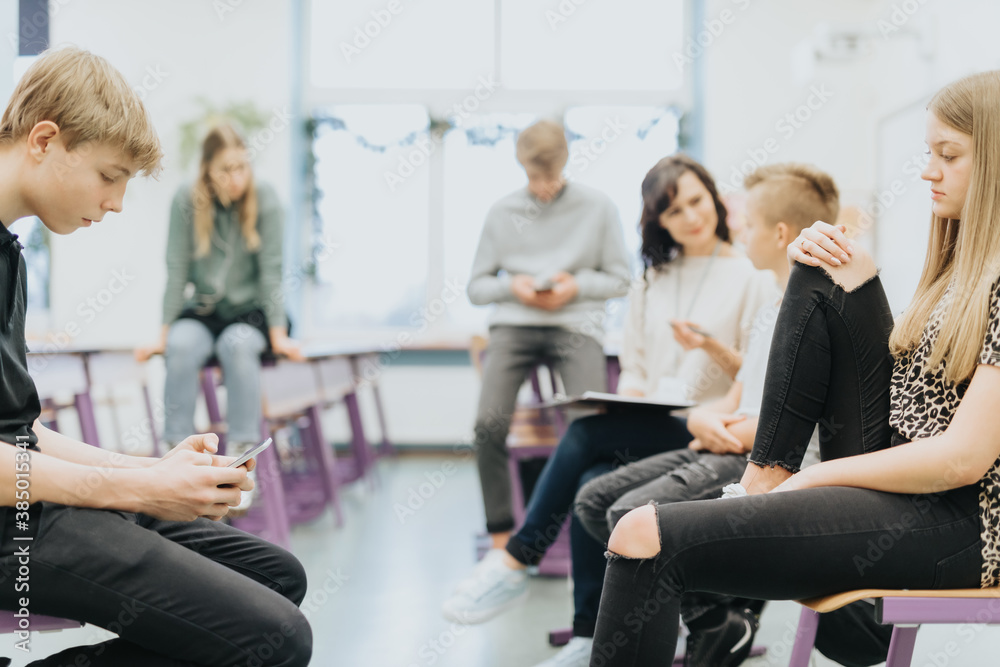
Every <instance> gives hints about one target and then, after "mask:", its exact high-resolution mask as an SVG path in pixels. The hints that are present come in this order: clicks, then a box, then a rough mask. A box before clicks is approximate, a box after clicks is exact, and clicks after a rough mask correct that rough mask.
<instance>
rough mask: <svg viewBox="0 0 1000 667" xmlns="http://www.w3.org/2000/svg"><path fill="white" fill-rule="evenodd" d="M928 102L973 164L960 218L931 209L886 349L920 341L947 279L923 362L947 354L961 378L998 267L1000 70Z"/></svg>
mask: <svg viewBox="0 0 1000 667" xmlns="http://www.w3.org/2000/svg"><path fill="white" fill-rule="evenodd" d="M927 108H928V109H929V110H930V111H931V112H932V113H934V115H935V116H937V117H938V119H940V120H941V122H942V123H944V124H946V125H948V126H950V127H952V128H954V129H955V130H958V131H959V132H962V133H963V134H967V135H969V136H971V137H972V170H971V173H970V175H969V189H968V190H967V192H966V196H965V203H964V204H963V206H962V212H961V218H959V219H954V220H953V219H949V218H939V217H937V216H936V215H933V214H932V215H931V233H930V240H929V242H928V245H927V258H926V259H925V261H924V269H923V273H922V274H921V276H920V282H919V283H918V284H917V291H916V294H915V295H914V297H913V301H912V302H911V303H910V307H909V308H907V309H906V311H905V312H904V313H903V315H902V317H901V318H900V321H899V323H898V324H897V325H896V327H895V328H894V329H893V332H892V335H891V336H890V338H889V349H890V350H891V351H892V353H893V354H894V355H897V356H898V355H900V354H903V353H905V352H907V351H908V350H911V349H913V348H914V347H915V346H917V345H918V344H919V343H920V340H921V337H922V336H923V332H924V329H925V327H926V325H927V322H928V321H930V319H931V315H932V313H933V311H934V308H935V307H936V306H937V305H938V303H939V302H940V301H941V299H942V298H943V297H944V295H945V292H946V291H947V290H948V287H949V285H952V284H953V287H952V290H953V294H952V298H951V300H950V301H949V305H948V310H947V312H946V313H945V315H944V319H943V321H942V323H941V328H940V331H939V333H938V336H937V339H936V340H935V341H934V343H933V348H932V350H931V355H930V359H929V367H930V368H932V369H933V368H937V366H938V365H939V364H941V363H942V362H943V361H944V360H945V359H947V366H946V369H945V377H946V378H947V379H948V380H950V381H951V382H955V383H959V382H963V381H965V380H967V379H969V378H970V377H971V376H972V374H973V373H974V372H975V370H976V366H977V364H978V362H979V354H980V351H981V348H982V344H983V337H984V336H985V334H986V326H987V324H988V319H989V309H990V297H991V294H992V290H993V284H994V282H995V281H996V279H997V276H998V274H1000V234H998V233H997V230H998V229H1000V71H992V72H983V73H981V74H974V75H972V76H968V77H966V78H964V79H960V80H958V81H956V82H954V83H952V84H950V85H948V86H947V87H945V88H943V89H942V90H941V91H939V92H938V93H937V94H936V95H935V96H934V98H933V99H931V102H930V104H928V105H927Z"/></svg>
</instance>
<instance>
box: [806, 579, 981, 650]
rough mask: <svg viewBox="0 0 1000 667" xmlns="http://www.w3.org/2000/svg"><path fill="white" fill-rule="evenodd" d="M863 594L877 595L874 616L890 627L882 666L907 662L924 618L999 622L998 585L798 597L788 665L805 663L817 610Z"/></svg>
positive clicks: (843, 603)
mask: <svg viewBox="0 0 1000 667" xmlns="http://www.w3.org/2000/svg"><path fill="white" fill-rule="evenodd" d="M866 599H874V600H875V618H876V620H877V621H878V622H879V623H882V624H883V625H891V626H893V629H892V639H891V640H890V643H889V656H888V658H887V660H886V663H885V667H908V666H909V665H910V663H911V661H912V660H913V645H914V642H916V639H917V630H919V629H920V626H921V625H923V624H925V623H938V624H941V623H977V624H995V623H998V622H1000V620H998V619H1000V588H985V589H980V588H971V589H961V590H940V591H920V590H879V589H868V590H859V591H848V592H846V593H838V594H836V595H828V596H825V597H819V598H812V599H809V600H800V601H799V604H801V605H803V607H804V608H803V609H802V614H801V615H800V616H799V627H798V630H797V631H796V633H795V645H794V647H793V648H792V659H791V662H790V663H789V667H808V665H809V656H810V655H811V654H812V649H813V644H814V643H815V641H816V630H817V628H818V627H819V615H820V614H825V613H827V612H831V611H835V610H837V609H840V608H841V607H844V606H846V605H849V604H851V603H852V602H857V601H858V600H866Z"/></svg>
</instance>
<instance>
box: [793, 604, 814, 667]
mask: <svg viewBox="0 0 1000 667" xmlns="http://www.w3.org/2000/svg"><path fill="white" fill-rule="evenodd" d="M818 628H819V614H817V613H816V612H814V611H813V610H812V609H809V608H807V607H803V608H802V613H801V614H799V627H798V629H797V630H796V631H795V645H794V646H793V647H792V659H791V661H790V662H789V663H788V667H809V657H810V656H811V655H812V650H813V645H814V644H815V643H816V630H817V629H818Z"/></svg>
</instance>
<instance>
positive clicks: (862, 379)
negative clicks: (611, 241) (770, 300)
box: [591, 265, 982, 666]
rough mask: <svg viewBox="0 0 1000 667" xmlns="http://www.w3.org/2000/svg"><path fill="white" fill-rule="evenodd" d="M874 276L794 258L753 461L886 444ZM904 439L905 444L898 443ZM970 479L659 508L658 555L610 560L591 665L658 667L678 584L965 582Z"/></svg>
mask: <svg viewBox="0 0 1000 667" xmlns="http://www.w3.org/2000/svg"><path fill="white" fill-rule="evenodd" d="M891 326H892V318H891V316H890V312H889V307H888V303H887V302H886V299H885V294H884V292H883V290H882V285H881V282H880V281H879V280H878V278H874V279H873V280H871V281H869V282H867V283H865V284H864V285H862V286H861V287H859V288H858V289H856V290H854V291H852V292H850V293H848V292H845V291H844V290H843V289H841V288H840V287H839V286H837V285H835V284H834V283H833V282H832V281H831V280H830V279H829V278H828V277H827V276H826V274H825V273H824V272H823V271H821V270H820V269H817V268H813V267H804V266H801V265H796V266H795V268H793V269H792V273H791V276H790V278H789V281H788V288H787V291H786V293H785V298H784V301H783V303H782V306H781V311H780V313H779V315H778V321H777V323H776V327H775V334H774V338H773V340H772V344H771V354H770V357H769V360H768V369H767V375H766V380H765V385H764V400H763V403H762V405H761V413H760V423H759V426H758V429H757V438H756V441H755V443H754V451H753V453H752V455H751V459H752V460H753V461H758V462H761V463H767V464H778V465H783V466H785V467H788V468H791V469H795V468H796V467H797V465H798V461H799V460H801V452H802V451H804V449H805V447H806V444H807V443H808V441H809V435H810V433H811V431H812V430H813V427H814V425H815V424H817V423H819V424H821V427H822V426H824V420H825V421H826V423H825V428H821V452H822V456H823V458H824V459H831V458H837V457H842V456H850V455H854V454H860V453H863V452H870V451H875V450H878V449H882V448H885V447H889V446H890V445H891V444H892V442H891V432H890V428H889V425H888V408H889V404H888V390H889V382H890V376H891V369H892V361H891V358H890V356H889V352H888V344H887V341H888V333H889V331H890V329H891ZM902 446H905V445H902ZM978 496H979V489H978V484H976V485H970V486H966V487H961V488H958V489H954V490H951V491H947V492H944V493H939V494H928V495H910V494H896V493H884V492H880V491H872V490H868V489H855V488H846V487H823V488H814V489H804V490H801V491H791V492H786V493H774V494H764V495H756V496H750V497H746V498H738V499H726V500H702V501H694V502H686V503H676V504H672V505H666V506H661V507H659V508H658V509H657V521H658V524H659V530H660V545H661V550H660V553H659V554H658V555H657V556H656V557H655V558H652V559H630V558H623V557H619V556H612V557H611V559H610V561H609V563H608V569H607V572H606V574H605V580H604V592H603V595H602V597H601V608H600V612H599V614H598V621H597V632H596V634H595V638H594V652H593V655H592V657H591V665H593V666H601V665H657V666H659V665H662V664H664V663H665V661H667V660H668V659H669V657H670V656H672V655H673V654H674V651H675V648H676V643H677V625H678V613H679V612H678V609H679V604H678V602H679V600H680V597H681V595H682V594H684V593H686V592H689V591H702V592H710V593H720V594H728V595H735V596H739V597H746V598H755V599H767V600H794V599H802V598H808V597H812V596H817V595H828V594H831V593H836V592H840V591H845V590H852V589H859V588H976V587H978V586H979V585H980V571H981V568H982V556H981V553H980V550H981V548H982V545H981V543H980V520H979V505H978Z"/></svg>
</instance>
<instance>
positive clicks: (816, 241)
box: [787, 221, 854, 267]
mask: <svg viewBox="0 0 1000 667" xmlns="http://www.w3.org/2000/svg"><path fill="white" fill-rule="evenodd" d="M846 231H847V227H845V226H844V225H836V226H834V225H830V224H827V223H825V222H822V221H817V222H815V223H813V225H812V227H809V228H807V229H803V230H802V232H800V233H799V236H798V238H796V239H795V240H794V241H792V242H791V243H790V244H789V245H788V251H787V252H788V259H789V261H790V262H799V263H800V264H805V265H807V266H821V265H823V264H827V265H829V266H834V267H836V266H842V265H843V264H846V263H847V262H849V261H850V260H851V255H852V254H853V253H854V246H853V244H852V243H851V242H850V240H849V239H848V238H847V236H846V235H845V234H844V232H846Z"/></svg>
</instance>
